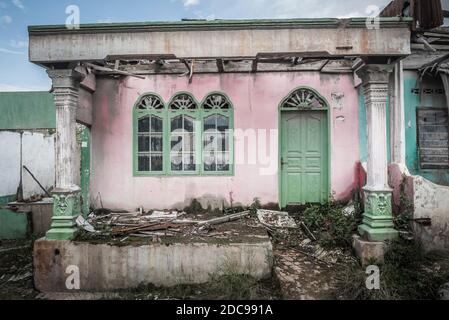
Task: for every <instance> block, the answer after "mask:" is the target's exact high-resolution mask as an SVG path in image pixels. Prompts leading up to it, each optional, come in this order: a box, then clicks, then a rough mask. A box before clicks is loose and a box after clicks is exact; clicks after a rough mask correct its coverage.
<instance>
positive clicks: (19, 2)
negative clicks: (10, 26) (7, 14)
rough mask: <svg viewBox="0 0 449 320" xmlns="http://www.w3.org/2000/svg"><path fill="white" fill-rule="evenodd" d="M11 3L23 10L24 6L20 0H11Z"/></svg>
mask: <svg viewBox="0 0 449 320" xmlns="http://www.w3.org/2000/svg"><path fill="white" fill-rule="evenodd" d="M12 3H13V4H14V5H15V6H16V7H17V8H19V9H22V10H25V6H24V5H23V2H22V1H21V0H12Z"/></svg>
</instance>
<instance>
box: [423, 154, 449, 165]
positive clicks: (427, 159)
mask: <svg viewBox="0 0 449 320" xmlns="http://www.w3.org/2000/svg"><path fill="white" fill-rule="evenodd" d="M420 159H421V163H449V156H447V155H445V156H444V155H441V156H427V155H423V156H421V157H420Z"/></svg>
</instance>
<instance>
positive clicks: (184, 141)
mask: <svg viewBox="0 0 449 320" xmlns="http://www.w3.org/2000/svg"><path fill="white" fill-rule="evenodd" d="M168 113H169V122H170V125H169V135H170V139H169V140H170V146H169V152H170V155H169V157H168V173H169V175H197V174H199V173H200V168H199V166H200V164H199V162H198V161H197V159H199V158H198V157H199V155H200V154H199V148H198V143H199V138H200V137H201V132H200V130H199V123H198V122H199V121H200V119H201V116H200V104H199V103H198V102H197V101H196V100H195V98H194V97H193V96H192V95H191V94H190V93H188V92H179V93H177V94H175V95H174V96H173V98H172V99H171V100H170V103H169V105H168Z"/></svg>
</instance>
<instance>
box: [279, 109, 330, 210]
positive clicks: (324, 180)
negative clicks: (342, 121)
mask: <svg viewBox="0 0 449 320" xmlns="http://www.w3.org/2000/svg"><path fill="white" fill-rule="evenodd" d="M281 117H282V121H281V126H282V128H281V130H282V133H281V139H282V141H281V157H282V158H281V180H282V181H281V205H282V206H286V205H289V204H291V205H294V204H305V203H323V202H326V201H327V199H328V151H327V150H328V132H327V118H326V112H322V111H298V112H283V113H282V115H281Z"/></svg>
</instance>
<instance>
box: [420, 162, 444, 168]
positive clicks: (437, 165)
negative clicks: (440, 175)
mask: <svg viewBox="0 0 449 320" xmlns="http://www.w3.org/2000/svg"><path fill="white" fill-rule="evenodd" d="M421 168H422V169H449V163H444V162H443V163H423V162H421Z"/></svg>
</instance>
